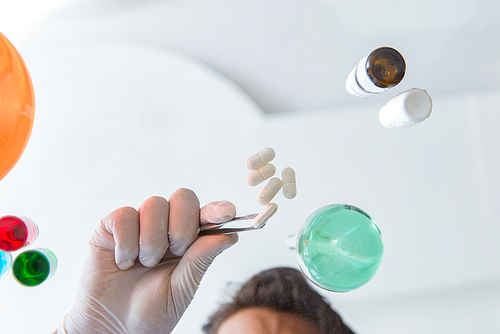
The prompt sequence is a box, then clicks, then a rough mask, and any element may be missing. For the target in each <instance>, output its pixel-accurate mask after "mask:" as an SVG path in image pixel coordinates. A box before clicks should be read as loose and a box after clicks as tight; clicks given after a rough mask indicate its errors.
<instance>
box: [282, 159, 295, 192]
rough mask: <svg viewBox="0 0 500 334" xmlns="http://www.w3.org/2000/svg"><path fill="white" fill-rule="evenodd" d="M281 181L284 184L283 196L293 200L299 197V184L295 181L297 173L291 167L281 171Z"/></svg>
mask: <svg viewBox="0 0 500 334" xmlns="http://www.w3.org/2000/svg"><path fill="white" fill-rule="evenodd" d="M281 181H282V182H283V196H285V198H287V199H292V198H294V197H295V196H296V195H297V183H296V181H295V171H294V170H293V169H292V168H291V167H286V168H285V169H283V170H282V171H281Z"/></svg>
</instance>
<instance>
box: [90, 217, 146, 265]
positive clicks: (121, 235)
mask: <svg viewBox="0 0 500 334" xmlns="http://www.w3.org/2000/svg"><path fill="white" fill-rule="evenodd" d="M100 229H101V230H100ZM99 230H100V231H99ZM98 231H99V233H100V234H101V235H102V234H105V233H109V234H110V235H112V236H113V239H114V251H115V262H116V265H117V266H118V268H120V269H121V270H126V269H128V268H130V267H132V266H133V265H134V263H135V259H136V258H137V255H138V254H139V213H138V212H137V211H136V210H135V209H134V208H131V207H123V208H120V209H117V210H115V211H113V212H111V213H110V214H109V215H108V216H107V217H106V218H104V219H103V220H102V221H101V225H100V227H99V228H98ZM96 234H97V231H96ZM91 242H94V243H95V242H97V243H99V239H98V238H96V239H95V240H94V239H93V240H91ZM96 246H98V247H99V246H100V245H99V244H96ZM104 246H106V247H110V244H109V240H108V241H107V245H104Z"/></svg>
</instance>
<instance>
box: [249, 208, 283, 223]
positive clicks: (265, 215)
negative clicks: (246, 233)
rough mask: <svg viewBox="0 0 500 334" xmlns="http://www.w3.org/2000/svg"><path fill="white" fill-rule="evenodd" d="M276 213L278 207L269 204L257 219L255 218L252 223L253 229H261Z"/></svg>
mask: <svg viewBox="0 0 500 334" xmlns="http://www.w3.org/2000/svg"><path fill="white" fill-rule="evenodd" d="M276 211H278V205H276V203H269V204H268V205H267V206H266V207H265V208H264V210H262V211H261V212H260V213H259V214H258V215H257V217H255V218H254V219H253V221H252V226H253V227H254V228H261V227H262V226H264V225H265V224H266V223H267V221H268V220H269V218H271V217H272V216H273V215H274V214H275V213H276Z"/></svg>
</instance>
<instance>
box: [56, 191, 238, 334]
mask: <svg viewBox="0 0 500 334" xmlns="http://www.w3.org/2000/svg"><path fill="white" fill-rule="evenodd" d="M235 214H236V209H235V206H234V205H233V204H232V203H230V202H227V201H221V202H212V203H209V204H207V205H206V206H204V207H203V208H201V209H200V204H199V201H198V198H197V197H196V195H195V194H194V193H193V192H192V191H191V190H187V189H179V190H177V191H176V192H175V193H173V194H172V196H171V197H170V199H169V200H168V201H167V200H165V199H164V198H161V197H151V198H149V199H148V200H146V201H145V202H144V203H143V204H142V205H141V206H140V208H139V209H138V210H137V211H136V210H135V209H133V208H130V207H124V208H121V209H118V210H115V211H113V212H112V213H111V214H110V215H108V216H107V217H106V218H104V219H103V220H102V221H101V224H100V226H99V227H98V228H97V229H96V231H95V232H94V234H93V236H92V238H91V239H90V241H89V243H90V245H89V249H88V254H87V259H86V261H85V264H84V268H83V272H82V275H81V278H80V283H79V289H78V292H77V296H76V300H75V304H74V305H73V308H72V309H71V311H70V312H69V314H68V315H66V318H65V321H64V327H65V329H66V331H67V333H68V334H73V333H79V334H86V333H113V334H116V333H134V334H137V333H170V332H171V331H172V329H173V328H174V327H175V325H176V324H177V322H178V321H179V319H180V318H181V316H182V314H183V313H184V311H185V310H186V308H187V307H188V305H189V303H190V302H191V300H192V299H193V297H194V294H195V292H196V290H197V288H198V285H199V284H200V281H201V279H202V277H203V275H204V273H205V271H206V270H207V268H208V267H209V265H210V264H211V263H212V261H213V260H214V259H215V257H216V256H217V255H219V254H220V253H222V251H224V250H225V249H227V248H229V247H230V246H232V245H233V244H234V243H236V241H237V240H238V236H237V235H236V234H232V235H215V236H203V237H198V233H199V230H200V229H199V228H200V224H203V223H208V222H222V221H227V220H231V219H232V218H234V216H235Z"/></svg>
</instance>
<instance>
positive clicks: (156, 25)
mask: <svg viewBox="0 0 500 334" xmlns="http://www.w3.org/2000/svg"><path fill="white" fill-rule="evenodd" d="M90 2H92V1H90ZM88 3H89V2H87V1H80V2H77V3H76V4H75V5H74V7H73V8H72V9H71V10H69V11H68V15H67V16H66V19H67V20H71V21H75V20H76V21H77V20H78V19H81V20H86V19H87V20H90V21H88V22H91V23H90V24H88V25H87V30H86V31H85V32H83V33H84V34H85V35H86V36H88V37H90V36H92V37H91V38H92V39H100V38H102V39H107V38H112V39H126V40H128V41H133V42H136V43H140V44H145V43H149V44H153V45H156V46H158V47H168V48H172V49H175V50H177V51H180V52H183V53H185V54H187V55H190V56H193V57H195V58H196V59H199V60H201V61H203V62H204V63H205V64H207V65H209V66H211V67H212V68H214V69H216V70H217V71H219V72H220V73H222V74H224V75H225V76H227V77H228V78H230V79H231V80H233V81H234V82H236V83H237V84H238V85H240V86H241V87H242V88H243V89H244V90H245V91H246V92H248V94H250V96H251V97H252V98H254V100H255V101H257V103H258V104H259V105H260V106H261V107H262V109H263V110H265V111H266V112H282V111H290V110H301V109H307V110H311V109H322V108H333V107H346V106H355V105H357V104H360V103H368V102H367V100H366V99H365V100H364V101H360V99H358V98H354V97H352V96H350V95H348V94H347V93H346V91H345V89H343V87H344V83H345V79H346V77H347V74H348V73H349V71H350V70H351V69H352V68H353V67H354V66H355V65H356V64H357V63H358V61H359V60H360V59H361V58H362V57H363V56H365V55H367V54H368V53H370V52H371V50H373V49H375V48H376V47H379V46H384V45H388V46H393V47H395V48H397V49H398V50H400V51H401V52H402V54H403V55H404V56H405V58H406V61H407V66H408V70H407V75H406V78H405V79H404V81H403V83H402V84H401V85H400V86H401V87H399V88H398V91H401V90H402V89H409V88H413V87H418V88H424V89H427V90H428V91H429V93H430V94H431V96H434V95H437V94H455V93H463V92H467V91H483V92H484V91H486V90H495V89H497V88H498V87H499V85H500V80H499V79H498V77H499V72H500V68H499V67H500V65H499V64H500V59H499V54H500V43H498V42H497V41H498V38H497V32H498V31H499V30H500V2H498V1H491V0H483V1H451V0H447V1H439V2H436V1H433V0H423V1H418V2H416V1H392V0H384V1H372V0H361V1H326V0H315V1H310V0H293V1H289V0H274V1H268V0H254V1H227V0H212V1H201V0H191V1H185V0H184V1H180V0H174V1H172V0H171V1H158V0H149V1H133V0H130V1H116V0H107V1H94V3H95V5H94V6H89V5H88ZM123 22H127V24H123ZM75 33H76V32H75V31H72V30H71V29H70V30H68V31H67V34H68V36H69V35H73V36H74V34H75ZM395 90H396V89H395ZM389 94H390V93H388V94H387V95H389ZM393 95H396V93H395V92H393ZM387 100H388V96H384V97H380V98H376V99H371V102H372V103H373V102H374V101H376V103H377V106H379V105H380V104H382V105H383V104H384V103H385V101H387Z"/></svg>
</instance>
